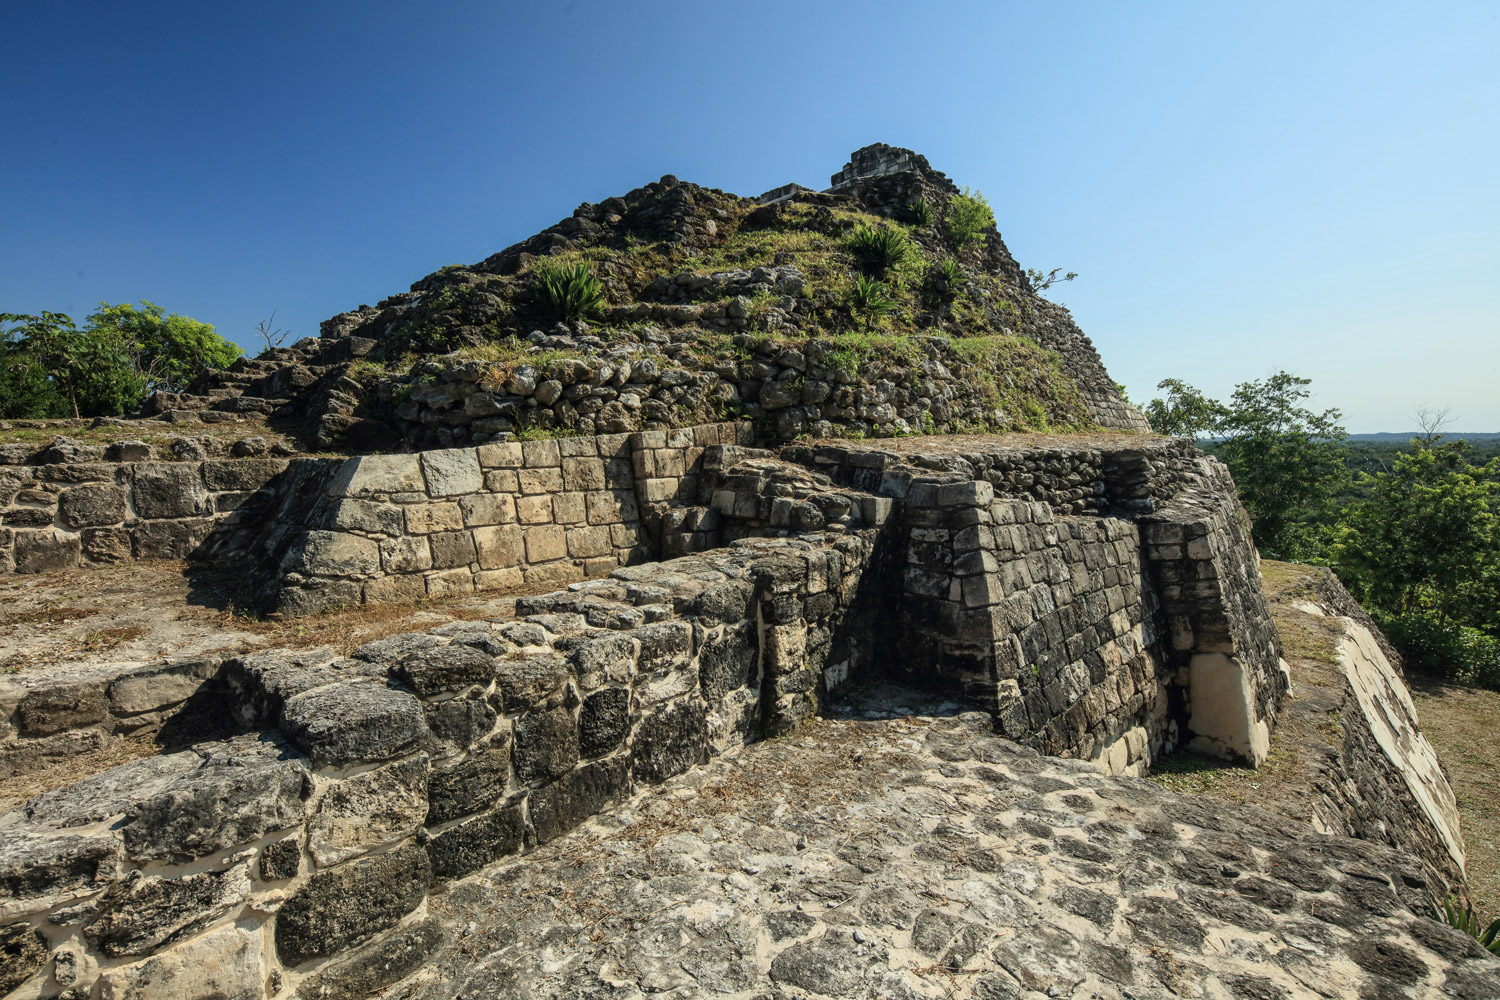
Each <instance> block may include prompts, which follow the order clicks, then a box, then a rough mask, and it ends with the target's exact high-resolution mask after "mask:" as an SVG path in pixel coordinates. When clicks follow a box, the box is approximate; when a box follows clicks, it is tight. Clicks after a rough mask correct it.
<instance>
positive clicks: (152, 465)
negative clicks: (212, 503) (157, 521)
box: [130, 462, 208, 518]
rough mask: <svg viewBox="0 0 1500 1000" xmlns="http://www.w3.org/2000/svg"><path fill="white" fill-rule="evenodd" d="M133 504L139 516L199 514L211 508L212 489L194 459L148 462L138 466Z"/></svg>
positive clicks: (192, 515) (191, 515) (187, 515)
mask: <svg viewBox="0 0 1500 1000" xmlns="http://www.w3.org/2000/svg"><path fill="white" fill-rule="evenodd" d="M130 497H131V506H133V507H134V508H135V513H136V516H137V517H146V518H168V517H196V516H198V515H199V514H203V513H206V512H207V510H208V492H207V491H206V490H205V489H204V488H203V480H202V477H201V476H200V474H199V471H198V466H197V465H196V464H194V463H191V462H147V463H143V464H141V465H138V466H136V467H135V483H134V486H133V487H132V489H131V493H130Z"/></svg>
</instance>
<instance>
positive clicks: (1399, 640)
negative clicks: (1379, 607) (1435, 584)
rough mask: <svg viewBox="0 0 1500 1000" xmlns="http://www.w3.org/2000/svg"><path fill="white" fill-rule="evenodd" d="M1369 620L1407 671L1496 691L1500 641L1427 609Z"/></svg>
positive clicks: (1499, 687) (1499, 688)
mask: <svg viewBox="0 0 1500 1000" xmlns="http://www.w3.org/2000/svg"><path fill="white" fill-rule="evenodd" d="M1373 617H1374V618H1375V623H1376V624H1377V625H1379V626H1380V631H1382V632H1384V633H1385V636H1386V638H1387V639H1389V640H1390V641H1391V644H1392V645H1393V646H1395V647H1396V649H1397V651H1398V652H1400V653H1401V658H1402V660H1403V661H1405V665H1406V667H1407V668H1408V669H1412V670H1416V671H1418V672H1419V673H1424V674H1428V675H1431V676H1433V677H1440V678H1443V679H1445V680H1451V681H1457V682H1458V683H1460V684H1477V685H1479V686H1481V687H1487V688H1492V689H1494V690H1496V691H1500V639H1497V638H1495V637H1494V636H1492V635H1489V634H1487V633H1485V632H1482V631H1480V630H1479V629H1477V628H1472V627H1470V626H1468V625H1460V624H1458V623H1457V622H1454V621H1451V620H1449V619H1446V618H1444V617H1443V616H1442V615H1440V614H1438V613H1437V612H1435V611H1430V610H1423V611H1414V612H1409V613H1407V614H1403V615H1387V614H1381V613H1380V612H1379V611H1376V612H1375V614H1374V615H1373Z"/></svg>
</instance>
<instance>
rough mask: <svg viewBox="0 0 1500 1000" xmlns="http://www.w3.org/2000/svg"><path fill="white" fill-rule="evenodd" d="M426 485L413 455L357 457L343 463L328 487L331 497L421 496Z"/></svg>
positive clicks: (419, 466) (420, 468)
mask: <svg viewBox="0 0 1500 1000" xmlns="http://www.w3.org/2000/svg"><path fill="white" fill-rule="evenodd" d="M425 490H426V483H425V482H424V481H423V479H422V466H421V463H420V460H419V459H418V457H417V456H416V455H361V456H360V457H358V458H351V459H349V460H348V461H347V462H345V463H344V464H343V466H342V467H341V468H340V469H339V471H338V474H337V475H336V476H335V477H334V479H333V481H332V482H331V483H329V485H328V495H329V496H331V497H356V498H358V497H369V496H374V495H377V494H391V493H422V492H424V491H425Z"/></svg>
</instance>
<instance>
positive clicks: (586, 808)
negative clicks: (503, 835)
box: [530, 757, 630, 844]
mask: <svg viewBox="0 0 1500 1000" xmlns="http://www.w3.org/2000/svg"><path fill="white" fill-rule="evenodd" d="M629 794H630V773H629V771H628V770H627V766H626V761H625V759H624V758H623V757H617V758H615V759H613V760H607V761H597V762H595V763H593V764H586V765H584V766H583V767H580V768H578V769H577V770H576V771H573V772H572V773H571V774H569V775H567V776H566V777H564V778H561V779H560V780H558V781H555V782H553V783H552V784H550V785H547V786H545V787H543V788H539V789H537V790H536V791H535V792H533V793H532V795H531V801H530V807H531V825H532V828H533V829H534V830H535V831H536V839H537V843H540V844H545V843H547V841H549V840H553V839H555V838H557V837H559V836H561V835H562V834H564V833H567V832H568V831H569V830H571V829H573V828H574V827H576V826H578V825H579V824H580V823H582V822H583V821H584V820H586V819H588V818H589V817H590V816H593V815H595V814H596V813H599V812H602V811H604V810H605V809H607V808H609V807H610V806H612V805H615V804H616V803H618V802H621V801H623V800H624V799H625V797H626V796H627V795H629Z"/></svg>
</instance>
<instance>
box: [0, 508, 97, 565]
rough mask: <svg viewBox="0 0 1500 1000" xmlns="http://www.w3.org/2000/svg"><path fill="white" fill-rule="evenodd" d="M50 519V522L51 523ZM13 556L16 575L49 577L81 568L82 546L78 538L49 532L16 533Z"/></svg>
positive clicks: (67, 534) (72, 535) (58, 532)
mask: <svg viewBox="0 0 1500 1000" xmlns="http://www.w3.org/2000/svg"><path fill="white" fill-rule="evenodd" d="M50 519H51V518H50V516H49V518H48V520H50ZM13 544H14V548H13V549H12V552H13V554H14V559H15V565H16V572H17V573H50V572H53V571H54V570H59V569H71V568H72V567H74V566H77V565H78V560H79V557H80V556H81V555H82V546H81V544H80V541H79V538H78V536H77V535H74V534H69V533H66V532H61V531H53V530H51V529H46V530H42V531H17V532H16V534H15V542H14V543H13Z"/></svg>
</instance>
